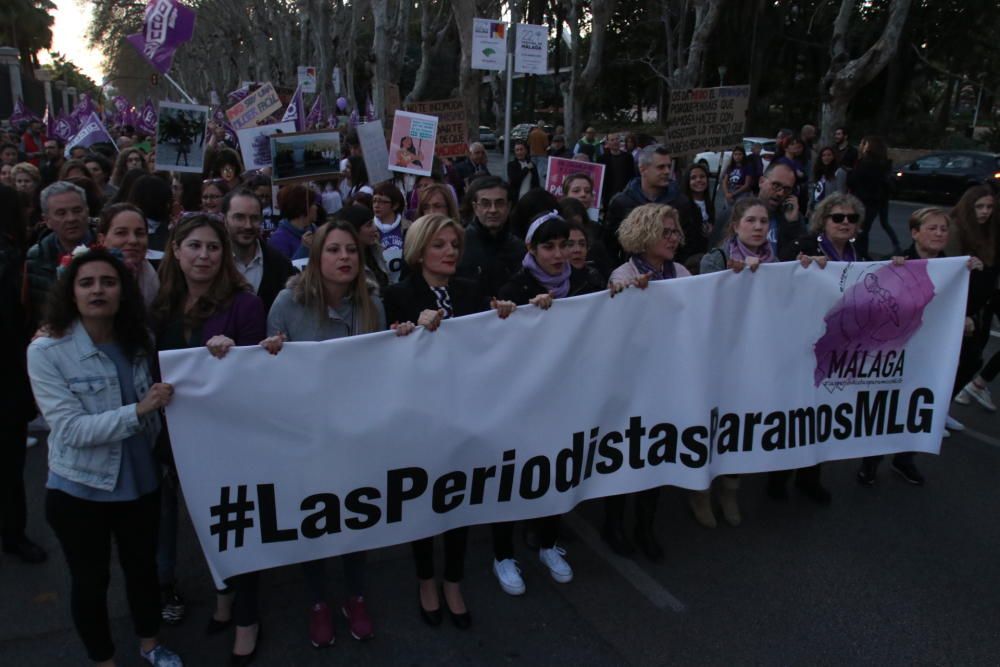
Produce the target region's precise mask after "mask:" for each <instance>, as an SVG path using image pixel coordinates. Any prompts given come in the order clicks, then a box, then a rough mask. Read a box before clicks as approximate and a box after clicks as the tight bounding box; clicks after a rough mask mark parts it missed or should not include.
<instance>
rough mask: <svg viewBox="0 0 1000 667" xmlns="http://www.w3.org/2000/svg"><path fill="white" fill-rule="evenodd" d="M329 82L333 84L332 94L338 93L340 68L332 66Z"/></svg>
mask: <svg viewBox="0 0 1000 667" xmlns="http://www.w3.org/2000/svg"><path fill="white" fill-rule="evenodd" d="M330 79H331V83H332V84H333V94H334V95H340V68H339V67H334V68H333V74H331V75H330Z"/></svg>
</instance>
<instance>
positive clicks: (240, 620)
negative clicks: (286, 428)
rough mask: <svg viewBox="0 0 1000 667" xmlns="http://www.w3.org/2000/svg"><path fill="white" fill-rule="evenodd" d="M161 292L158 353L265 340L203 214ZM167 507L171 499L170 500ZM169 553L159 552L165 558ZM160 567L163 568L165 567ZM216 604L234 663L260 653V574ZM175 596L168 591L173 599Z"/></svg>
mask: <svg viewBox="0 0 1000 667" xmlns="http://www.w3.org/2000/svg"><path fill="white" fill-rule="evenodd" d="M159 275H160V292H159V294H158V295H157V297H156V299H155V300H154V301H153V305H152V321H153V331H154V333H155V335H156V347H157V351H161V350H176V349H183V348H192V347H201V346H202V345H204V346H205V347H207V348H208V350H209V352H211V353H212V354H213V355H214V356H216V357H219V358H222V357H224V356H225V355H226V353H227V352H228V351H229V349H230V348H232V347H233V346H234V345H256V344H257V343H258V342H260V341H261V339H263V338H264V336H265V335H266V324H265V321H266V312H265V310H264V304H263V302H261V300H260V299H259V298H258V297H257V296H256V295H255V294H253V293H252V292H251V291H250V290H249V286H248V285H247V283H246V281H245V280H244V279H243V276H242V275H241V274H240V272H239V270H238V269H237V268H236V264H235V262H234V261H233V250H232V247H231V245H230V241H229V235H228V234H227V233H226V229H225V227H224V226H223V223H222V222H220V221H219V220H217V219H215V218H214V217H212V216H208V215H203V214H198V215H193V216H191V217H189V218H185V219H184V220H182V221H181V222H179V223H177V225H176V226H175V227H174V229H173V230H172V231H171V236H170V241H169V242H168V243H167V248H166V254H165V255H164V257H163V261H162V263H161V264H160V270H159ZM164 502H166V503H168V504H169V502H170V501H169V500H168V499H167V498H166V496H165V497H164ZM173 503H174V507H173V508H172V509H173V515H172V516H170V515H169V511H170V509H171V508H170V507H167V511H166V513H165V514H164V515H162V516H161V522H162V523H163V524H164V527H163V528H162V529H161V531H160V541H161V542H163V541H164V540H167V541H170V540H176V532H177V518H176V499H174V500H173ZM162 550H163V547H162V545H161V551H162ZM161 567H162V566H161ZM227 583H228V585H229V586H231V587H232V588H233V589H234V590H235V593H236V595H235V600H234V597H233V595H232V594H231V593H228V592H226V591H223V592H221V593H220V595H218V596H217V599H216V608H215V612H214V613H213V615H212V620H211V621H210V622H209V626H208V631H209V633H215V632H220V631H222V630H224V629H226V628H227V627H228V626H229V625H230V623H231V622H233V621H235V622H236V641H235V644H234V647H233V656H234V658H233V659H234V662H240V661H241V660H242V661H246V660H247V656H252V655H254V654H255V653H256V650H257V632H258V629H259V626H258V610H257V573H256V572H250V573H247V574H242V575H239V576H237V577H233V578H232V579H230V580H229V581H228V582H227ZM175 594H176V593H175V592H174V591H167V595H168V596H173V595H175Z"/></svg>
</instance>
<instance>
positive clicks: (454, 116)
mask: <svg viewBox="0 0 1000 667" xmlns="http://www.w3.org/2000/svg"><path fill="white" fill-rule="evenodd" d="M407 109H408V110H409V111H412V112H414V113H420V114H424V115H426V116H434V117H436V118H437V119H438V128H437V141H436V142H435V144H434V154H435V155H437V156H438V157H455V156H458V155H465V153H466V151H467V150H468V147H469V144H468V141H469V133H468V128H467V127H466V124H465V103H464V102H462V100H460V99H457V98H456V99H450V100H431V101H427V102H411V103H410V104H409V105H408V106H407Z"/></svg>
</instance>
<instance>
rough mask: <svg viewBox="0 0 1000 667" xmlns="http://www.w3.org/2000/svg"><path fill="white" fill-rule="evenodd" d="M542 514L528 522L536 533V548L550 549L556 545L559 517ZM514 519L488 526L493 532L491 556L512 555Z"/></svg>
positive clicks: (500, 557) (504, 557)
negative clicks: (542, 515)
mask: <svg viewBox="0 0 1000 667" xmlns="http://www.w3.org/2000/svg"><path fill="white" fill-rule="evenodd" d="M560 516H561V515H559V514H557V515H555V516H544V517H541V518H538V519H532V520H531V521H530V522H529V523H530V525H531V528H532V529H533V530H534V531H535V533H536V534H537V535H538V548H539V549H551V548H552V547H554V546H555V545H556V538H557V537H558V536H559V517H560ZM515 523H517V522H516V521H508V522H505V523H495V524H493V525H492V526H490V529H491V530H492V532H493V557H494V558H496V559H497V560H504V559H506V558H513V557H514V524H515Z"/></svg>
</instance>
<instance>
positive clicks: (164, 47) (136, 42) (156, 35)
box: [126, 0, 195, 131]
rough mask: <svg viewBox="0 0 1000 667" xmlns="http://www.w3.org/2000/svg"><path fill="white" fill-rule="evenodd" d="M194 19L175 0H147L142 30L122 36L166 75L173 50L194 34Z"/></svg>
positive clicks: (192, 11) (191, 11)
mask: <svg viewBox="0 0 1000 667" xmlns="http://www.w3.org/2000/svg"><path fill="white" fill-rule="evenodd" d="M194 19H195V11H194V10H193V9H190V8H189V7H185V6H184V5H182V4H181V3H179V2H175V0H150V2H149V4H148V5H146V16H145V18H144V19H143V26H142V32H138V33H136V34H134V35H129V36H128V37H126V39H127V40H128V42H129V44H131V45H132V46H134V47H135V48H136V50H137V51H138V52H139V53H141V54H142V57H143V58H145V59H146V60H148V61H149V64H150V65H152V66H153V67H155V68H156V69H157V70H159V71H160V73H161V74H166V73H167V72H169V71H170V65H171V64H172V63H173V61H174V51H176V50H177V47H179V46H180V45H181V44H183V43H184V42H186V41H188V40H189V39H191V37H192V35H194ZM154 131H155V127H154Z"/></svg>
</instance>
